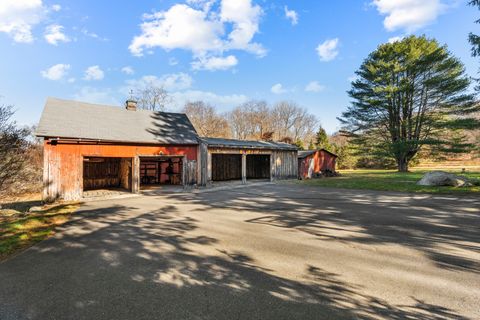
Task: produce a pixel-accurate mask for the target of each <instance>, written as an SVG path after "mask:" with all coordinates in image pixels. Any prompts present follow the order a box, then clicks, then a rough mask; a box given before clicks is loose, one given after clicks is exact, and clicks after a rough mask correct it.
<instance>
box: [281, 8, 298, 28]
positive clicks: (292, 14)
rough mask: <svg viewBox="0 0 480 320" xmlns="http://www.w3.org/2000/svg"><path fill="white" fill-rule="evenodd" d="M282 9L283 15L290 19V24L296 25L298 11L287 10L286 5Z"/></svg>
mask: <svg viewBox="0 0 480 320" xmlns="http://www.w3.org/2000/svg"><path fill="white" fill-rule="evenodd" d="M283 9H284V10H285V17H286V18H287V19H288V20H290V22H291V23H292V25H296V24H297V23H298V13H297V12H296V11H295V10H288V7H287V6H285V7H284V8H283Z"/></svg>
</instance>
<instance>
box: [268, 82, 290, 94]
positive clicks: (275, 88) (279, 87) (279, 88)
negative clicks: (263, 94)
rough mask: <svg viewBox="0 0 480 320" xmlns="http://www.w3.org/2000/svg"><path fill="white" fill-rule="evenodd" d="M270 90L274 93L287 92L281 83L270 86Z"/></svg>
mask: <svg viewBox="0 0 480 320" xmlns="http://www.w3.org/2000/svg"><path fill="white" fill-rule="evenodd" d="M270 91H271V92H272V93H275V94H282V93H285V92H287V90H286V89H285V88H284V87H283V85H282V84H281V83H277V84H274V85H273V86H272V87H271V88H270Z"/></svg>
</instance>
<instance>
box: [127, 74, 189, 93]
mask: <svg viewBox="0 0 480 320" xmlns="http://www.w3.org/2000/svg"><path fill="white" fill-rule="evenodd" d="M192 83H193V79H192V77H190V76H189V75H188V74H186V73H172V74H165V75H163V76H161V77H157V76H152V75H148V76H143V77H141V78H139V79H132V80H127V81H126V84H127V86H126V88H122V91H125V92H128V91H130V90H131V89H137V88H144V87H146V86H150V85H153V86H157V87H163V88H164V89H165V90H167V91H178V90H185V89H189V88H190V87H191V86H192Z"/></svg>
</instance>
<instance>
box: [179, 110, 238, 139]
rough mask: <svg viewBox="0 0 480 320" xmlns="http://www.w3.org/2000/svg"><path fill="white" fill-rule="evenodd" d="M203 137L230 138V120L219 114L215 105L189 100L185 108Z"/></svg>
mask: <svg viewBox="0 0 480 320" xmlns="http://www.w3.org/2000/svg"><path fill="white" fill-rule="evenodd" d="M183 112H185V113H186V114H187V116H188V118H189V119H190V121H191V122H192V124H193V126H194V127H195V129H196V130H197V132H198V134H199V135H200V136H202V137H212V138H229V137H230V128H229V124H228V121H227V120H226V119H225V117H223V116H222V115H220V114H218V112H217V110H216V109H215V107H214V106H211V105H209V104H207V103H205V102H203V101H195V102H188V103H187V104H186V105H185V107H184V108H183Z"/></svg>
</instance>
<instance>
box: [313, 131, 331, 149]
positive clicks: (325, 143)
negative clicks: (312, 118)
mask: <svg viewBox="0 0 480 320" xmlns="http://www.w3.org/2000/svg"><path fill="white" fill-rule="evenodd" d="M315 148H316V149H326V150H330V149H331V148H332V146H331V144H330V142H329V140H328V135H327V132H326V131H325V129H323V128H322V127H320V128H319V129H318V132H317V135H316V136H315Z"/></svg>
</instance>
